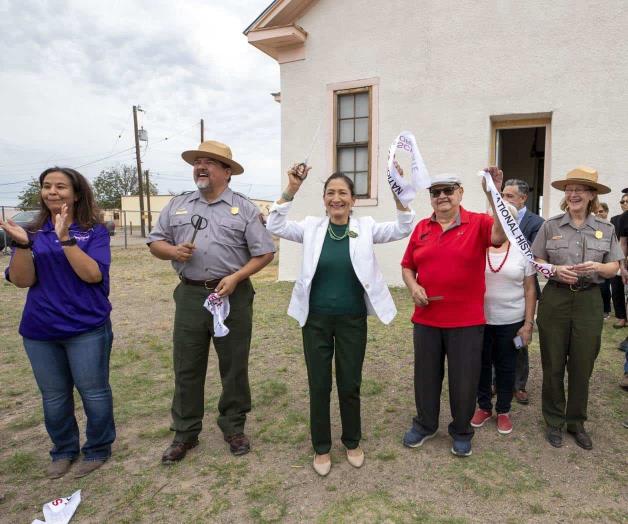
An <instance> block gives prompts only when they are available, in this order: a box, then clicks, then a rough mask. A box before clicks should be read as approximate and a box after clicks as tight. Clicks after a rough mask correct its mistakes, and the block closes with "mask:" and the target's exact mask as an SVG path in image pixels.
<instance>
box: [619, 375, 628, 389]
mask: <svg viewBox="0 0 628 524" xmlns="http://www.w3.org/2000/svg"><path fill="white" fill-rule="evenodd" d="M619 387H620V388H621V389H625V390H626V391H628V373H624V378H622V379H621V380H620V381H619Z"/></svg>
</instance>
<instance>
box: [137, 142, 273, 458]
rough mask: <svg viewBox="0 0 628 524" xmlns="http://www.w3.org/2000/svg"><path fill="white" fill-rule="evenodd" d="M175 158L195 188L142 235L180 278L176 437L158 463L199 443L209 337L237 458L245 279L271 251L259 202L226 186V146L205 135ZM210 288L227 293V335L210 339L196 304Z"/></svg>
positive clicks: (249, 295)
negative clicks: (190, 168) (185, 165)
mask: <svg viewBox="0 0 628 524" xmlns="http://www.w3.org/2000/svg"><path fill="white" fill-rule="evenodd" d="M182 157H183V159H184V160H185V161H186V162H187V163H189V164H191V165H193V166H194V171H193V174H194V182H195V183H196V186H197V187H198V190H197V191H194V192H193V193H188V194H184V195H180V196H177V197H174V198H173V199H172V200H171V201H170V202H169V203H168V205H167V206H166V207H165V208H164V209H163V210H162V212H161V213H160V215H159V220H158V221H157V224H156V226H155V228H154V229H153V231H151V233H150V235H149V238H148V243H149V246H150V251H151V253H152V254H153V255H154V256H156V257H157V258H160V259H162V260H171V261H172V265H173V267H174V269H175V271H176V272H177V274H178V275H179V278H180V280H181V283H180V284H179V285H178V286H177V287H176V289H175V291H174V300H175V304H176V311H175V319H174V333H173V345H174V350H173V361H174V373H175V391H174V398H173V400H172V426H171V429H172V431H174V432H175V436H174V440H173V442H172V444H171V445H170V446H169V447H168V448H167V449H166V451H165V452H164V454H163V456H162V462H163V463H164V464H172V463H174V462H177V461H179V460H181V459H183V458H184V457H185V455H186V452H187V451H188V450H189V449H191V448H193V447H195V446H196V445H197V444H198V435H199V433H200V431H201V428H202V419H203V414H204V389H205V375H206V372H207V359H208V354H209V343H210V340H211V339H212V338H213V340H214V347H215V349H216V353H217V354H218V362H219V369H220V379H221V383H222V394H221V396H220V400H219V402H218V411H219V416H218V426H219V427H220V429H221V430H222V432H223V435H224V438H225V441H227V442H228V443H229V447H230V450H231V453H233V454H234V455H243V454H245V453H248V451H249V450H250V444H249V440H248V438H247V437H246V435H245V434H244V423H245V421H246V414H247V413H248V412H249V411H250V410H251V393H250V388H249V379H248V360H249V350H250V345H251V329H252V319H253V295H254V293H255V292H254V290H253V286H252V284H251V280H250V279H249V277H250V276H251V275H252V274H254V273H257V272H258V271H259V270H260V269H262V268H263V267H264V266H266V265H267V264H268V263H269V262H270V261H271V260H272V259H273V256H274V255H273V253H274V252H275V246H274V243H273V240H272V237H271V235H270V233H269V232H268V231H267V230H266V228H265V227H264V224H263V223H262V220H261V214H260V211H259V209H258V207H257V206H256V205H255V204H253V203H252V202H251V201H250V200H248V199H247V198H246V197H245V196H243V195H241V194H239V193H235V192H233V191H231V189H229V186H228V185H229V181H230V180H231V176H232V175H239V174H240V173H242V172H243V171H244V169H243V168H242V166H241V165H240V164H238V163H237V162H235V161H234V160H233V159H232V155H231V149H230V148H229V147H228V146H226V145H225V144H222V143H220V142H215V141H212V140H208V141H205V142H203V143H201V144H200V145H199V147H198V149H196V150H191V151H185V152H184V153H183V154H182ZM192 238H194V241H193V242H192ZM214 292H215V293H218V295H220V296H221V297H229V305H230V313H229V315H228V317H227V319H226V321H225V325H226V327H227V328H228V329H229V333H228V334H227V335H226V336H215V334H214V324H213V317H212V315H211V314H210V313H209V311H208V310H207V309H205V308H204V307H203V304H204V302H205V299H206V298H207V296H208V295H209V294H210V293H214Z"/></svg>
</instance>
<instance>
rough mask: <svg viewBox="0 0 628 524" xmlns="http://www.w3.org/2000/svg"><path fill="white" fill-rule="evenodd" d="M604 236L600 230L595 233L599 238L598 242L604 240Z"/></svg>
mask: <svg viewBox="0 0 628 524" xmlns="http://www.w3.org/2000/svg"><path fill="white" fill-rule="evenodd" d="M603 236H604V233H602V232H601V231H600V230H599V229H598V230H597V231H596V232H595V238H597V239H598V240H599V239H600V238H602V237H603Z"/></svg>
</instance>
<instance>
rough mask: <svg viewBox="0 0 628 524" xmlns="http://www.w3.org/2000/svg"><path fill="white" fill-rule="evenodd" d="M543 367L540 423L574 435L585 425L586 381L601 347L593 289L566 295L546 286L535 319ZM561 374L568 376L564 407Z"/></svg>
mask: <svg viewBox="0 0 628 524" xmlns="http://www.w3.org/2000/svg"><path fill="white" fill-rule="evenodd" d="M537 324H538V326H539V343H540V346H541V363H542V365H543V391H542V405H543V408H542V409H543V418H544V419H545V422H546V423H547V425H548V426H550V427H555V428H562V427H563V426H565V425H567V428H568V429H575V428H576V426H578V425H581V424H582V423H583V422H584V421H585V420H586V419H587V403H588V401H589V379H590V378H591V373H592V372H593V365H594V363H595V359H596V358H597V355H598V353H599V352H600V345H601V342H602V324H603V318H602V295H601V293H600V288H599V287H597V286H595V287H591V288H589V289H586V290H584V291H571V290H570V289H569V288H564V287H556V286H554V285H553V284H551V283H548V284H547V285H546V286H545V289H544V290H543V294H542V295H541V299H540V300H539V310H538V317H537ZM565 369H567V373H568V375H569V376H568V386H567V388H568V389H567V402H566V403H565V384H564V379H565Z"/></svg>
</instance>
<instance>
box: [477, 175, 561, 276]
mask: <svg viewBox="0 0 628 524" xmlns="http://www.w3.org/2000/svg"><path fill="white" fill-rule="evenodd" d="M478 176H481V177H484V180H485V182H486V187H487V188H488V190H489V192H490V194H491V198H492V199H493V204H495V210H496V211H497V218H498V219H499V222H500V224H501V225H502V228H503V229H504V233H506V237H507V238H508V241H509V242H510V245H511V246H514V247H515V248H516V249H518V250H519V252H520V253H521V254H522V255H523V257H524V258H525V259H526V260H527V261H528V262H529V263H530V264H532V266H533V267H534V269H536V270H537V271H538V272H539V273H541V274H542V275H543V276H544V277H545V278H549V277H551V276H552V275H553V273H554V272H553V269H554V266H552V264H539V263H538V262H535V261H534V254H533V253H532V250H531V249H530V244H528V241H527V240H526V237H525V236H524V234H523V233H522V232H521V229H520V228H519V224H517V221H516V220H515V218H514V217H513V216H512V215H511V214H510V211H509V210H508V208H507V207H506V203H505V202H504V199H503V198H502V196H501V194H500V193H499V191H497V188H496V187H495V184H494V183H493V178H492V177H491V175H490V173H489V172H488V171H480V172H479V173H478Z"/></svg>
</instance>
